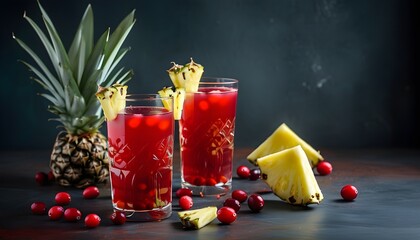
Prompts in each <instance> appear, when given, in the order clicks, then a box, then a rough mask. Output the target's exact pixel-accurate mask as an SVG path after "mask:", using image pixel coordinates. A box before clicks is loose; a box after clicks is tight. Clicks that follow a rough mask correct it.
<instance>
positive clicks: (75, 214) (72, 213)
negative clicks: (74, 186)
mask: <svg viewBox="0 0 420 240" xmlns="http://www.w3.org/2000/svg"><path fill="white" fill-rule="evenodd" d="M81 217H82V213H81V212H80V211H79V209H77V208H67V209H66V210H65V211H64V219H65V220H66V221H68V222H76V221H79V220H80V218H81Z"/></svg>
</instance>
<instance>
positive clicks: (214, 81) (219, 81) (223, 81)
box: [199, 77, 239, 85]
mask: <svg viewBox="0 0 420 240" xmlns="http://www.w3.org/2000/svg"><path fill="white" fill-rule="evenodd" d="M203 80H204V81H203ZM238 82H239V81H238V80H237V79H234V78H227V77H202V78H201V80H200V82H199V84H200V85H229V84H238Z"/></svg>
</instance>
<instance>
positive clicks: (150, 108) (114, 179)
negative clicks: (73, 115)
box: [107, 94, 174, 221]
mask: <svg viewBox="0 0 420 240" xmlns="http://www.w3.org/2000/svg"><path fill="white" fill-rule="evenodd" d="M162 101H166V102H167V103H168V104H169V105H168V106H169V107H168V108H169V109H166V108H165V107H163V104H162ZM172 103H173V102H172V98H161V97H159V96H158V95H155V94H137V95H128V96H127V97H126V106H125V108H124V110H123V111H121V112H119V113H118V116H117V117H116V118H115V119H114V120H110V121H108V122H107V130H108V143H109V146H108V154H109V157H110V179H111V196H112V206H113V209H114V211H117V210H118V211H123V212H124V213H125V214H126V216H127V220H128V221H159V220H162V219H165V218H168V217H169V216H170V215H171V213H172V166H173V164H172V161H173V160H172V159H173V142H174V138H173V136H174V118H173V112H172Z"/></svg>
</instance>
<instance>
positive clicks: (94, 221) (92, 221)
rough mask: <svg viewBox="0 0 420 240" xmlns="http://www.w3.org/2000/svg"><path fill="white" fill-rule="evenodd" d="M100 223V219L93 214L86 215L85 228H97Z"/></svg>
mask: <svg viewBox="0 0 420 240" xmlns="http://www.w3.org/2000/svg"><path fill="white" fill-rule="evenodd" d="M100 223H101V218H100V217H99V216H98V215H96V214H94V213H91V214H88V215H87V216H86V217H85V226H86V227H88V228H94V227H97V226H99V224H100Z"/></svg>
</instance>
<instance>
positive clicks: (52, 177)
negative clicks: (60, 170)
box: [48, 171, 55, 182]
mask: <svg viewBox="0 0 420 240" xmlns="http://www.w3.org/2000/svg"><path fill="white" fill-rule="evenodd" d="M54 180H55V176H54V173H53V172H52V171H49V172H48V181H49V182H53V181H54Z"/></svg>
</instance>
